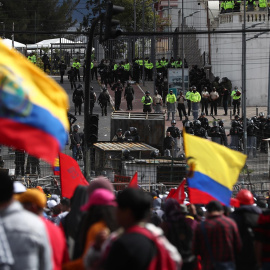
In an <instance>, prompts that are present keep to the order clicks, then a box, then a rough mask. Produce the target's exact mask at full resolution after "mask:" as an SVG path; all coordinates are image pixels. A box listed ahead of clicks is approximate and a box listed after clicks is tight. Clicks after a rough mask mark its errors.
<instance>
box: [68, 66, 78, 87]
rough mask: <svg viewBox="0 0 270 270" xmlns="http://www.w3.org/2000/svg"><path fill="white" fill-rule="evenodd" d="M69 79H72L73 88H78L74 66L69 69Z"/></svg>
mask: <svg viewBox="0 0 270 270" xmlns="http://www.w3.org/2000/svg"><path fill="white" fill-rule="evenodd" d="M68 79H69V81H70V86H71V89H73V87H74V88H76V84H75V79H76V71H75V69H74V68H73V67H71V68H70V70H69V71H68Z"/></svg>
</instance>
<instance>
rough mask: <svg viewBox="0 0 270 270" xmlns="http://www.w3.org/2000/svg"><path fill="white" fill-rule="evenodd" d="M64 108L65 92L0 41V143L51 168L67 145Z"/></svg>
mask: <svg viewBox="0 0 270 270" xmlns="http://www.w3.org/2000/svg"><path fill="white" fill-rule="evenodd" d="M67 108H68V96H67V94H66V93H65V91H64V90H63V89H62V88H61V87H60V86H59V85H58V84H57V83H56V82H55V81H54V80H53V79H51V78H49V77H48V76H47V75H46V74H45V73H43V72H42V71H41V70H40V69H39V68H38V67H36V66H35V65H33V64H32V63H30V61H28V60H27V59H26V58H25V57H24V56H23V55H21V54H20V53H19V52H17V51H16V50H13V49H9V48H8V47H6V46H5V45H4V44H3V42H2V40H1V39H0V123H1V132H0V144H5V145H8V146H13V147H15V148H17V149H24V150H26V151H27V152H28V153H29V154H30V155H33V156H36V157H38V158H42V159H44V160H46V161H48V162H49V163H51V164H52V165H53V163H54V161H55V158H56V157H57V155H58V153H59V152H60V151H61V149H62V148H63V147H64V145H65V143H66V136H67V132H66V131H67V130H68V128H69V124H68V119H67Z"/></svg>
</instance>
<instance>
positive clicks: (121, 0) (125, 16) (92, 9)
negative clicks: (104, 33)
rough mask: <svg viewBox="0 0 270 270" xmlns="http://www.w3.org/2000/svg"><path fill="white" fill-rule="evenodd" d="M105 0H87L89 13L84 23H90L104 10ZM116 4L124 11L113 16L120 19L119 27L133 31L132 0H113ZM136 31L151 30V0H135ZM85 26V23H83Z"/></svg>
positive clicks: (152, 12) (152, 19)
mask: <svg viewBox="0 0 270 270" xmlns="http://www.w3.org/2000/svg"><path fill="white" fill-rule="evenodd" d="M107 2H108V1H107V0H89V1H87V4H86V8H87V9H88V10H89V14H88V15H87V16H86V18H85V24H87V23H89V24H91V20H92V19H93V18H95V17H97V16H98V15H99V14H100V13H101V12H105V11H106V6H107V5H106V4H107ZM112 2H113V4H114V5H116V6H122V7H124V8H125V11H124V12H123V13H122V14H119V15H118V16H116V17H115V18H116V19H118V20H120V22H121V28H122V29H123V30H124V31H126V32H133V31H134V0H114V1H112ZM136 2H137V4H136V31H142V29H143V28H144V31H153V23H154V11H153V2H154V1H153V0H137V1H136ZM143 2H144V27H143V4H142V3H143ZM84 26H85V27H86V25H84Z"/></svg>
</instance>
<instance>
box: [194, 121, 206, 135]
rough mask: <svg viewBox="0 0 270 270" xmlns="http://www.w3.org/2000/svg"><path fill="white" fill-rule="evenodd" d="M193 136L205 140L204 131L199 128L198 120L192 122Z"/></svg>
mask: <svg viewBox="0 0 270 270" xmlns="http://www.w3.org/2000/svg"><path fill="white" fill-rule="evenodd" d="M194 135H195V136H198V137H201V138H204V139H206V130H205V129H204V128H203V127H202V126H201V121H200V120H195V121H194Z"/></svg>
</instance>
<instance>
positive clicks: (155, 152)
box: [150, 149, 159, 158]
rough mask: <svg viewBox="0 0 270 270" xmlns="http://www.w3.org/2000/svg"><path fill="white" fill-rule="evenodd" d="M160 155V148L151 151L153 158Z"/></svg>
mask: <svg viewBox="0 0 270 270" xmlns="http://www.w3.org/2000/svg"><path fill="white" fill-rule="evenodd" d="M158 155H159V151H158V149H156V150H154V151H152V152H151V153H150V157H151V158H156V157H157V156H158Z"/></svg>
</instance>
